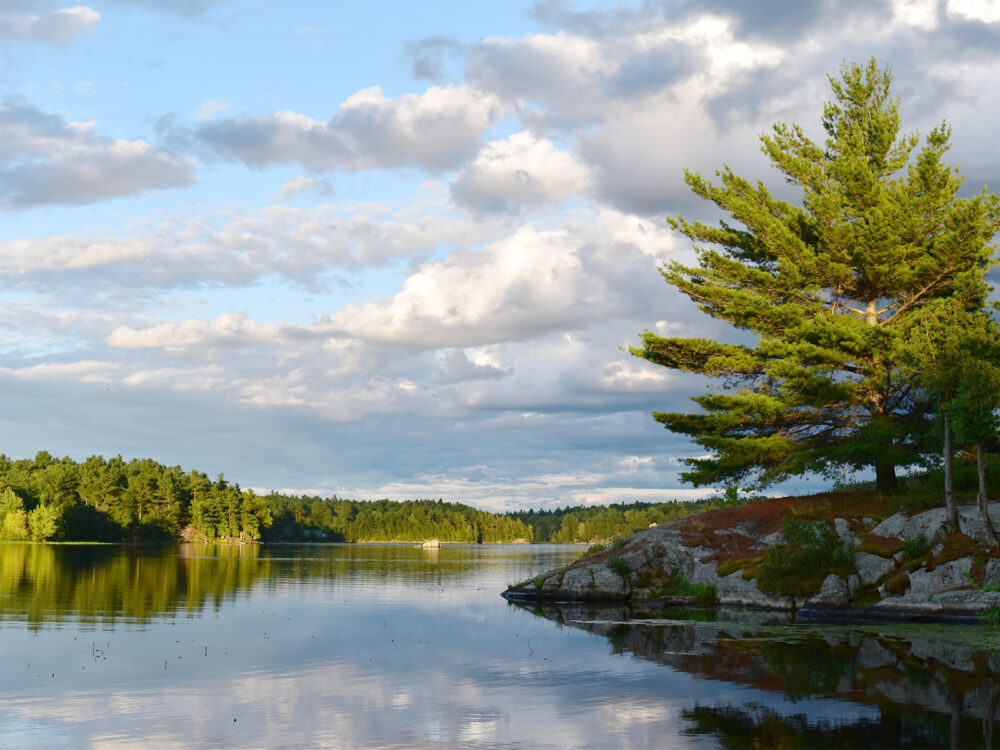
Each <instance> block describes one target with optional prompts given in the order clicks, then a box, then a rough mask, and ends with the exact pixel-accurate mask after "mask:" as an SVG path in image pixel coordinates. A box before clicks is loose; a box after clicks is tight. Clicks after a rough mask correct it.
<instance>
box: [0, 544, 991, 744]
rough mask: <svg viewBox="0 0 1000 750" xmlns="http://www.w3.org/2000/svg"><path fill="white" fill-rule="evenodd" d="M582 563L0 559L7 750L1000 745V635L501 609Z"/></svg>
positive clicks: (62, 551) (83, 555)
mask: <svg viewBox="0 0 1000 750" xmlns="http://www.w3.org/2000/svg"><path fill="white" fill-rule="evenodd" d="M582 551H583V549H582V548H581V547H578V546H557V545H531V546H528V545H510V546H503V545H498V546H491V545H479V546H477V545H457V546H445V547H442V548H441V549H440V550H424V549H421V548H415V547H411V546H403V545H287V546H286V545H275V546H268V547H260V546H245V547H239V546H223V545H216V546H207V545H193V544H192V545H174V546H167V547H163V548H150V547H141V548H134V547H121V546H114V545H107V546H100V545H44V544H36V545H33V544H15V543H3V544H0V746H3V747H11V748H53V747H72V748H87V747H93V748H97V747H100V748H126V747H135V746H139V745H141V746H143V747H154V748H156V747H162V748H228V747H238V748H313V747H329V748H421V747H457V748H659V747H663V748H682V747H699V748H700V747H727V748H728V747H732V748H737V747H739V748H743V747H836V748H853V747H865V748H867V747H921V748H924V747H962V748H974V747H1000V740H998V739H997V737H996V733H995V730H994V723H995V722H996V721H997V720H998V719H1000V715H998V708H997V704H998V697H1000V635H998V634H1000V630H998V629H996V628H989V627H985V626H947V627H946V626H906V625H892V624H887V623H883V624H879V625H867V626H848V625H817V624H795V623H789V622H787V621H785V618H783V617H781V616H778V615H774V614H767V613H754V612H747V611H727V610H723V609H718V610H664V611H659V612H654V613H652V614H651V613H650V612H644V613H642V614H641V616H640V615H638V614H637V613H634V612H631V611H629V610H628V609H625V608H623V607H584V606H556V605H551V606H545V607H537V608H530V609H526V608H522V607H518V606H515V605H512V604H508V603H507V602H506V601H505V600H504V599H502V598H501V597H500V592H501V591H502V590H503V589H504V588H505V587H506V586H507V585H508V584H510V583H513V582H515V581H520V580H523V579H525V578H528V577H529V576H531V575H534V574H536V573H538V572H541V571H543V570H547V569H550V568H553V567H556V566H558V565H562V564H565V563H567V562H569V561H570V560H572V559H574V558H576V557H578V556H579V555H580V554H581V553H582Z"/></svg>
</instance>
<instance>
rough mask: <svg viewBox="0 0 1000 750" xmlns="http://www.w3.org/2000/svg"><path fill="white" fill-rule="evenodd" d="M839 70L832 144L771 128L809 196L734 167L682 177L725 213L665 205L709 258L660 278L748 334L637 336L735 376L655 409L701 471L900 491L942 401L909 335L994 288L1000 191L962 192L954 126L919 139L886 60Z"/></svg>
mask: <svg viewBox="0 0 1000 750" xmlns="http://www.w3.org/2000/svg"><path fill="white" fill-rule="evenodd" d="M829 82H830V87H831V90H832V93H833V99H832V101H830V102H828V103H827V104H826V105H825V107H824V110H823V115H822V125H823V128H824V130H825V132H826V141H825V143H824V144H823V145H822V146H821V145H819V144H817V143H815V142H813V141H812V140H811V139H810V138H809V137H808V136H807V135H806V133H805V131H804V130H803V128H802V127H800V126H799V125H787V124H783V123H779V124H777V125H775V126H774V127H773V130H772V132H771V134H769V135H763V136H761V138H760V142H761V147H762V149H763V151H764V153H765V154H766V155H767V156H768V157H769V159H770V161H771V163H772V165H773V166H774V167H775V168H776V169H777V170H778V171H779V172H780V173H781V175H782V176H783V177H784V180H785V181H786V182H787V183H788V184H790V185H792V186H794V187H795V188H796V189H798V190H799V191H800V192H801V199H800V201H799V202H798V203H790V202H788V201H785V200H782V199H780V198H778V197H775V195H773V194H772V192H771V191H769V190H768V188H767V187H765V186H764V184H763V183H762V182H758V183H757V184H752V183H751V182H749V181H748V180H746V179H743V178H741V177H738V176H737V175H736V174H734V173H733V172H732V171H731V170H730V169H729V168H728V167H724V168H723V169H722V170H720V171H718V172H716V176H717V177H718V180H719V182H720V183H721V184H718V185H717V184H713V183H711V182H709V181H708V180H706V179H705V178H704V177H702V176H701V175H699V174H695V173H692V172H685V180H686V182H687V184H688V185H689V186H690V187H691V189H692V191H693V192H694V193H695V194H696V195H698V196H700V197H701V198H704V199H705V200H708V201H711V202H713V203H715V204H716V205H717V206H718V207H719V208H720V209H722V210H723V211H724V212H726V213H728V214H729V216H730V217H731V218H730V219H727V220H723V221H721V222H720V224H719V226H717V227H715V226H709V225H706V224H703V223H700V222H688V221H686V220H685V219H683V218H682V217H676V218H670V219H668V221H669V223H670V225H671V226H672V227H673V228H674V229H675V230H677V231H678V232H680V233H681V234H683V235H685V236H686V237H688V238H690V239H691V240H692V241H693V242H694V244H695V248H696V251H697V257H698V264H697V265H696V266H690V267H689V266H684V265H682V264H679V263H670V264H667V265H665V266H664V267H663V268H662V274H663V276H664V278H665V279H666V281H667V282H668V283H669V284H671V285H672V286H674V287H676V288H677V289H679V290H680V291H681V292H683V293H684V294H686V295H687V296H688V297H690V298H691V299H692V300H693V301H694V302H696V303H697V304H698V306H699V307H700V308H701V309H702V310H703V311H704V312H706V313H707V314H709V315H711V316H713V317H714V318H717V319H719V320H722V321H725V322H726V323H729V324H731V325H732V326H733V327H734V328H736V329H738V330H741V331H745V332H747V333H748V334H750V336H749V337H747V336H744V337H743V341H745V340H746V338H752V339H753V343H742V342H740V343H725V342H719V341H713V340H710V339H705V338H665V337H661V336H658V335H656V334H654V333H652V332H650V331H646V332H644V333H643V334H642V346H641V347H638V348H634V349H633V350H632V352H633V354H635V355H637V356H640V357H643V358H645V359H647V360H649V361H650V362H654V363H656V364H659V365H663V366H665V367H670V368H674V369H679V370H684V371H688V372H695V373H700V374H702V375H706V376H708V377H711V378H719V379H721V380H722V382H723V385H724V388H723V389H721V391H709V392H707V393H704V394H702V395H699V396H696V397H694V399H693V400H694V401H695V402H696V403H697V404H698V405H699V406H700V407H701V411H699V412H696V413H663V412H657V413H654V417H655V419H656V420H657V421H659V422H661V423H663V424H664V425H665V426H666V427H667V428H668V429H670V430H673V431H675V432H679V433H683V434H686V435H690V436H691V437H692V438H693V439H694V441H695V442H696V443H698V444H700V445H702V446H703V447H705V448H707V449H708V450H709V451H710V452H711V455H710V456H709V457H706V458H694V459H688V460H687V463H688V465H689V467H690V468H689V471H687V472H685V473H684V474H683V475H682V476H683V477H684V478H685V479H686V480H688V481H690V482H693V483H694V484H696V485H704V484H713V483H719V482H722V483H738V482H742V481H746V480H752V481H753V482H755V483H756V484H757V485H758V486H766V485H769V484H773V483H775V482H778V481H781V480H783V479H786V478H788V477H790V476H794V475H801V474H804V473H808V472H821V473H832V472H833V471H835V470H836V469H837V468H839V467H845V466H846V467H851V468H854V469H864V468H870V469H874V471H875V474H876V481H877V485H878V487H879V489H880V490H883V491H892V490H894V489H895V487H896V468H897V467H898V466H905V465H910V464H913V463H915V462H917V461H919V460H920V459H921V458H922V457H923V456H925V455H927V454H928V453H929V451H930V450H931V448H930V447H929V446H928V444H927V440H926V435H927V434H928V429H927V420H928V418H929V415H930V412H931V404H930V402H929V401H928V399H927V396H926V392H925V391H924V390H923V389H921V388H920V387H918V384H917V383H916V382H915V378H916V376H915V375H914V374H913V372H912V371H911V370H910V369H908V368H905V367H901V366H900V362H899V355H898V346H897V339H898V338H899V336H900V335H901V332H902V331H905V330H906V328H907V326H908V325H909V323H910V321H911V319H912V317H913V316H915V315H917V314H918V313H919V312H920V311H921V310H922V308H924V307H925V306H927V305H929V304H931V303H933V302H934V301H935V300H942V299H949V300H952V301H953V302H954V303H955V304H956V305H958V306H959V307H960V308H961V309H962V310H963V311H965V312H969V313H973V312H976V311H979V310H981V309H983V306H984V304H985V302H986V297H987V294H988V290H989V287H988V284H987V282H986V271H987V269H988V267H989V266H990V264H991V263H992V256H993V252H994V249H995V248H994V247H993V246H992V245H991V244H990V243H991V241H992V239H993V236H994V235H995V233H996V232H997V230H998V229H1000V200H998V199H997V196H995V195H993V194H990V193H988V192H987V190H986V188H983V190H982V191H981V192H980V193H979V194H978V195H975V196H974V197H972V198H960V197H958V190H959V187H960V186H961V183H962V178H961V177H960V175H959V171H958V169H957V168H955V167H950V166H948V165H947V164H946V163H945V162H944V156H945V153H946V152H947V150H948V145H949V138H950V135H951V131H950V128H949V126H948V125H947V124H945V123H942V124H940V125H938V126H937V127H935V128H934V129H933V130H931V131H930V133H928V134H927V136H926V138H924V139H923V145H922V146H921V145H920V138H919V136H918V135H917V134H915V133H914V134H909V135H901V134H900V117H899V102H898V99H895V98H893V97H892V95H891V84H892V74H891V72H890V70H889V69H888V68H880V67H879V65H878V63H877V62H876V61H875V60H874V59H872V60H870V61H869V62H868V63H867V64H866V65H858V64H846V63H845V65H844V66H843V67H842V69H841V71H840V77H839V78H834V77H830V78H829ZM918 147H919V148H918ZM738 341H740V340H739V339H738Z"/></svg>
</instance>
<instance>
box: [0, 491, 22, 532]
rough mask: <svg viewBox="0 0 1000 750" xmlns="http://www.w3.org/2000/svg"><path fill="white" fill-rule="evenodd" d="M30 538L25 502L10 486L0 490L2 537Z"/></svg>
mask: <svg viewBox="0 0 1000 750" xmlns="http://www.w3.org/2000/svg"><path fill="white" fill-rule="evenodd" d="M27 538H28V514H27V513H25V511H24V502H23V501H22V500H21V498H20V497H18V496H17V495H16V494H15V493H14V490H12V489H11V488H10V487H4V488H3V489H2V490H0V539H12V540H20V539H27Z"/></svg>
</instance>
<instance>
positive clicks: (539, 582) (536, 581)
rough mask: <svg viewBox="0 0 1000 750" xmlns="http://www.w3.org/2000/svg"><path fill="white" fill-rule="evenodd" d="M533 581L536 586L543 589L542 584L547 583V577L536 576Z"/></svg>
mask: <svg viewBox="0 0 1000 750" xmlns="http://www.w3.org/2000/svg"><path fill="white" fill-rule="evenodd" d="M532 582H533V583H534V584H535V588H536V589H538V590H539V591H541V589H542V586H543V585H544V584H545V579H544V578H542V576H535V578H534V579H533V581H532Z"/></svg>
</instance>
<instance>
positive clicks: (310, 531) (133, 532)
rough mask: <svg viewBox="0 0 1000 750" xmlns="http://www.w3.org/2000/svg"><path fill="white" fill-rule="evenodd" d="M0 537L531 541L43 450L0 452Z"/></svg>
mask: <svg viewBox="0 0 1000 750" xmlns="http://www.w3.org/2000/svg"><path fill="white" fill-rule="evenodd" d="M0 538H2V539H32V540H36V541H44V540H67V541H71V540H78V541H156V540H164V541H165V540H169V539H179V538H187V539H205V540H212V539H233V540H241V541H256V540H263V541H303V540H320V539H325V540H328V541H348V542H416V541H422V540H425V539H431V538H436V539H440V540H441V541H443V542H482V543H491V542H513V541H516V540H521V541H525V542H530V541H532V529H531V527H530V526H529V525H527V524H525V523H523V522H522V521H519V520H518V519H516V518H513V517H510V516H506V515H500V514H496V513H487V512H485V511H481V510H477V509H475V508H472V507H469V506H467V505H462V504H459V503H446V502H443V501H441V500H437V501H434V500H407V501H405V502H392V501H389V500H379V501H376V502H358V501H355V500H344V499H340V498H337V497H332V498H320V497H289V496H287V495H281V494H278V493H271V494H269V495H257V494H256V493H254V491H253V490H244V489H241V488H240V486H239V485H238V484H232V483H230V482H228V481H226V479H225V478H224V477H223V476H222V475H221V474H220V475H219V476H218V478H217V479H216V480H215V481H212V480H211V479H209V478H208V476H207V475H206V474H203V473H201V472H197V471H188V472H185V471H184V470H183V469H181V468H180V467H179V466H163V465H162V464H159V463H157V462H156V461H153V460H152V459H148V458H143V459H133V460H131V461H125V460H123V459H122V458H121V457H120V456H117V457H115V458H110V459H104V458H103V457H102V456H91V457H90V458H88V459H87V460H86V461H84V462H83V463H77V462H75V461H73V460H72V459H70V458H61V459H56V458H53V457H52V456H51V455H49V453H47V452H46V451H41V452H40V453H38V455H36V456H35V458H34V459H33V460H29V459H19V460H12V459H10V458H8V457H7V456H5V455H2V454H0Z"/></svg>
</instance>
